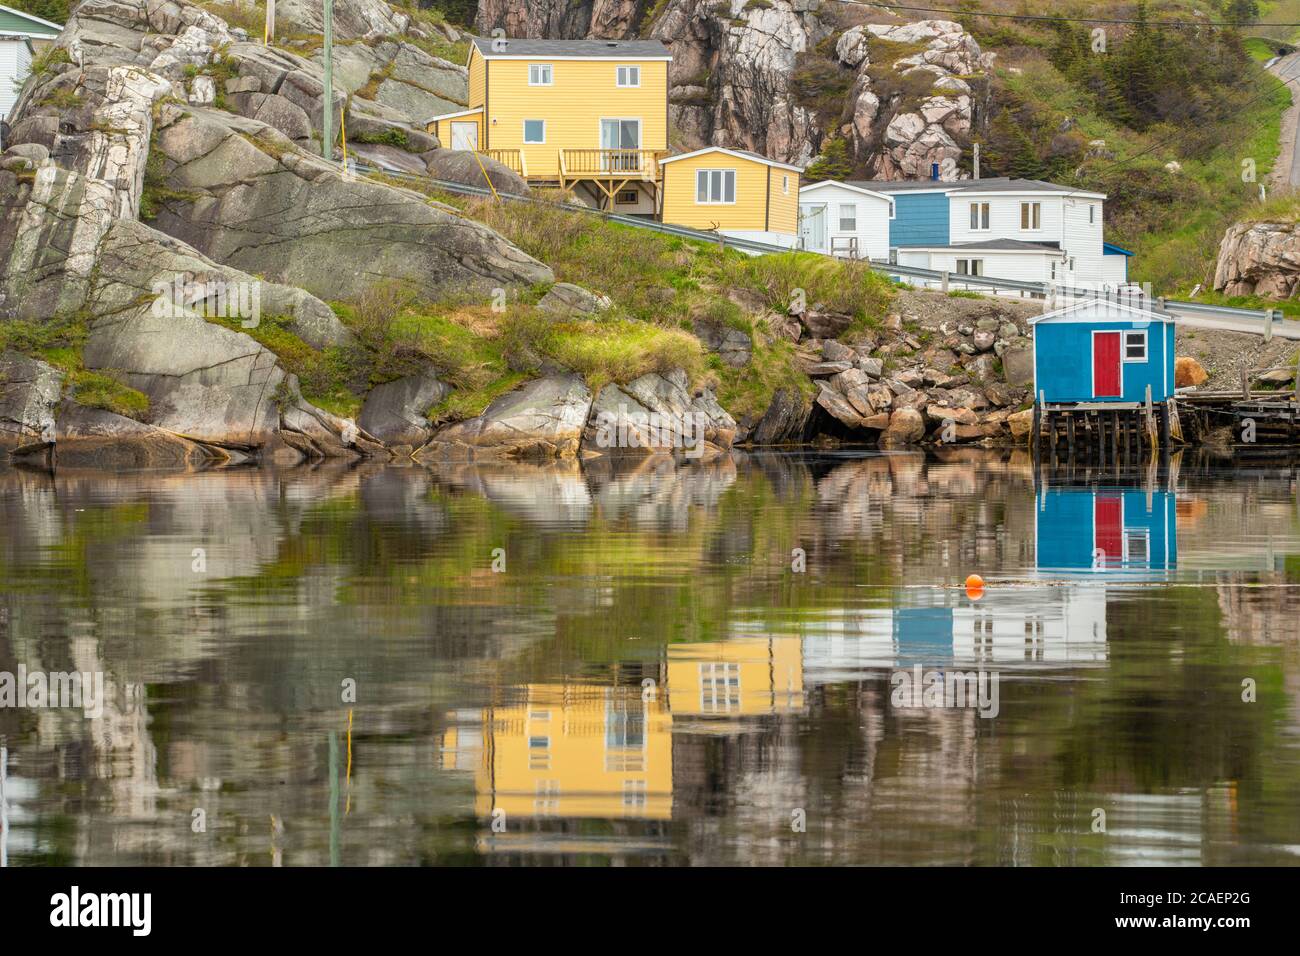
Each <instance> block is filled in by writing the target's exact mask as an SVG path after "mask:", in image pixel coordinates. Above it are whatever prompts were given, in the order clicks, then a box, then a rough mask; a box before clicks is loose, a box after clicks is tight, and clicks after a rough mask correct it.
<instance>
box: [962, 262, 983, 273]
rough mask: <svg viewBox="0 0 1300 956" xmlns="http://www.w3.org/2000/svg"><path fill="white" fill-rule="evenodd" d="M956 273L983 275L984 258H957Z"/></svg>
mask: <svg viewBox="0 0 1300 956" xmlns="http://www.w3.org/2000/svg"><path fill="white" fill-rule="evenodd" d="M957 275H959V276H982V275H984V260H983V259H958V260H957Z"/></svg>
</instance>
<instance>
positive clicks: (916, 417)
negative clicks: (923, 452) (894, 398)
mask: <svg viewBox="0 0 1300 956" xmlns="http://www.w3.org/2000/svg"><path fill="white" fill-rule="evenodd" d="M924 437H925V421H924V419H922V418H921V413H920V412H918V411H917V410H916V409H914V408H899V409H895V410H894V412H893V413H892V414H891V415H890V416H889V427H888V428H886V429H885V431H884V433H883V434H882V435H881V436H880V444H881V445H883V446H885V447H898V446H900V445H914V444H916V443H917V442H919V441H920V440H921V439H922V438H924Z"/></svg>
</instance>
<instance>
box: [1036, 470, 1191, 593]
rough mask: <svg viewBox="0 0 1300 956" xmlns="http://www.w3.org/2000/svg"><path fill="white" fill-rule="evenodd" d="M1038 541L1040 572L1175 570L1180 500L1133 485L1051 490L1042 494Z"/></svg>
mask: <svg viewBox="0 0 1300 956" xmlns="http://www.w3.org/2000/svg"><path fill="white" fill-rule="evenodd" d="M1035 539H1036V544H1037V552H1038V562H1037V564H1038V569H1039V570H1040V571H1046V572H1057V573H1059V572H1062V571H1126V572H1138V571H1161V572H1163V571H1172V570H1173V569H1174V568H1176V567H1177V566H1178V515H1177V500H1176V499H1175V497H1174V494H1173V492H1170V491H1166V490H1157V489H1151V490H1144V489H1142V488H1136V487H1128V486H1124V487H1096V488H1071V487H1054V488H1048V489H1045V490H1044V491H1042V492H1041V493H1040V495H1039V498H1038V502H1037V508H1036V514H1035Z"/></svg>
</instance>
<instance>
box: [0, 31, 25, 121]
mask: <svg viewBox="0 0 1300 956" xmlns="http://www.w3.org/2000/svg"><path fill="white" fill-rule="evenodd" d="M31 67H32V41H31V40H29V39H28V38H27V37H24V36H6V35H3V34H0V118H2V119H8V118H9V113H10V111H11V110H12V109H13V108H14V103H16V102H17V101H18V93H19V91H20V90H21V89H22V83H23V80H24V79H25V78H26V76H27V73H28V72H29V71H30V70H31Z"/></svg>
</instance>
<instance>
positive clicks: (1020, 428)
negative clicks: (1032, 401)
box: [1007, 408, 1034, 441]
mask: <svg viewBox="0 0 1300 956" xmlns="http://www.w3.org/2000/svg"><path fill="white" fill-rule="evenodd" d="M1007 426H1008V427H1009V428H1010V429H1011V437H1012V438H1014V439H1015V440H1016V441H1028V439H1029V437H1030V432H1032V431H1033V430H1034V410H1033V409H1032V408H1026V409H1025V410H1023V411H1019V412H1014V413H1012V414H1011V415H1008V416H1007Z"/></svg>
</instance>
